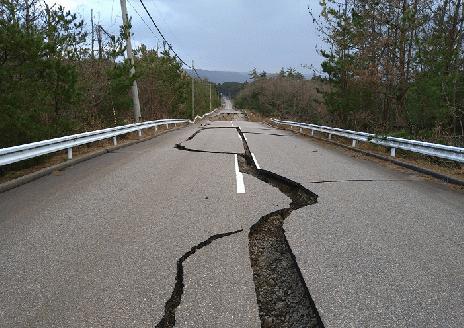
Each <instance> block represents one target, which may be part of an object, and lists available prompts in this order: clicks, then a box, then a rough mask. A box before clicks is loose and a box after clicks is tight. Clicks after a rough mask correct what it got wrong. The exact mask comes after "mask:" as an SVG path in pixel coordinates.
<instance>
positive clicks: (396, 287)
mask: <svg viewBox="0 0 464 328" xmlns="http://www.w3.org/2000/svg"><path fill="white" fill-rule="evenodd" d="M230 107H231V106H230ZM231 108H232V107H231ZM231 108H228V109H227V110H228V111H232V109H231ZM463 199H464V197H463V194H462V192H459V191H453V190H451V189H449V188H448V187H447V186H446V185H444V184H441V183H438V182H435V181H427V180H425V179H423V178H422V177H419V176H417V175H415V174H414V173H411V172H409V171H399V170H394V169H391V168H388V167H386V166H382V165H380V164H378V163H375V162H371V161H368V160H364V159H362V158H356V157H353V156H352V155H350V153H346V152H344V151H341V150H338V149H335V148H332V147H331V146H326V145H322V144H319V143H316V142H314V141H312V140H311V139H309V138H306V137H302V136H297V135H295V134H293V133H291V132H287V131H281V130H276V129H273V128H270V127H268V126H266V125H263V124H259V123H252V122H246V121H217V122H211V123H209V124H203V125H191V126H189V127H187V128H184V129H180V130H176V131H173V132H170V133H168V134H165V135H162V136H160V137H158V138H155V139H152V140H150V141H147V142H144V143H140V144H137V145H134V146H130V147H127V148H123V149H120V150H117V151H114V152H112V153H108V154H105V155H102V156H100V157H98V158H94V159H92V160H89V161H86V162H83V163H80V164H78V165H76V166H74V167H71V168H68V169H66V170H64V171H58V172H55V173H54V174H53V175H50V176H48V177H45V178H42V179H39V180H36V181H34V182H31V183H29V184H27V185H23V186H21V187H18V188H16V189H13V190H10V191H7V192H4V193H2V194H0V326H1V327H96V326H98V327H174V326H175V327H456V328H458V327H463V326H464V312H463V310H462V309H463V308H464V284H463V281H464V255H463V252H464V242H463V241H464V203H463Z"/></svg>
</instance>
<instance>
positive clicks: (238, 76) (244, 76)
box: [186, 69, 250, 83]
mask: <svg viewBox="0 0 464 328" xmlns="http://www.w3.org/2000/svg"><path fill="white" fill-rule="evenodd" d="M186 71H187V73H188V74H189V75H192V74H193V72H192V70H191V69H187V70H186ZM197 72H198V75H200V77H201V78H204V79H208V80H209V81H211V82H214V83H224V82H239V83H243V82H245V81H247V80H248V79H249V78H250V76H249V75H248V73H245V72H227V71H208V70H204V69H197Z"/></svg>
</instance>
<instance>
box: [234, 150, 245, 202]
mask: <svg viewBox="0 0 464 328" xmlns="http://www.w3.org/2000/svg"><path fill="white" fill-rule="evenodd" d="M235 179H236V180H237V194H244V193H245V183H244V182H243V174H242V172H240V169H239V168H238V159H237V154H235Z"/></svg>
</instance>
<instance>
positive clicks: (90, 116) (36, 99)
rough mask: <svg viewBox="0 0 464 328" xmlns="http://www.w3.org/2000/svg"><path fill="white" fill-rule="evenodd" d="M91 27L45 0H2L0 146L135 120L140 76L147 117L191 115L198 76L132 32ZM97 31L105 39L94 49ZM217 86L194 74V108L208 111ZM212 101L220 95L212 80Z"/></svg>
mask: <svg viewBox="0 0 464 328" xmlns="http://www.w3.org/2000/svg"><path fill="white" fill-rule="evenodd" d="M127 33H128V31H127V29H125V28H124V27H122V26H121V28H120V31H119V33H118V34H117V35H112V34H110V33H108V32H107V31H106V30H105V28H104V27H103V26H99V25H97V26H95V28H94V29H93V30H92V27H91V26H89V24H88V22H85V21H84V20H83V19H82V18H80V17H78V15H77V14H75V13H72V12H70V11H67V10H65V9H64V8H63V7H61V6H56V5H55V6H49V5H47V4H46V3H44V2H43V1H38V0H1V2H0V147H7V146H13V145H18V144H23V143H28V142H33V141H38V140H43V139H48V138H53V137H58V136H63V135H67V134H71V133H78V132H83V131H89V130H95V129H99V128H105V127H111V126H116V125H121V124H128V123H132V122H133V111H132V100H131V97H130V92H129V91H130V87H131V85H132V82H133V79H137V83H138V86H139V96H140V103H141V111H142V119H143V120H152V119H160V118H167V117H176V118H189V117H190V116H191V107H192V103H191V102H192V99H191V78H190V76H189V75H188V74H187V73H186V72H185V71H184V70H183V69H182V65H181V63H180V62H179V60H178V59H177V58H176V57H175V56H173V55H172V54H171V53H170V52H169V51H168V50H166V49H164V48H163V49H149V48H148V47H146V46H144V45H142V46H140V47H139V48H138V49H136V50H135V68H136V74H135V75H134V76H133V77H132V78H131V77H129V71H130V68H131V67H130V64H129V62H128V61H127V60H124V52H125V50H126V49H125V41H124V40H125V36H126V35H127ZM92 35H96V36H97V37H96V38H95V39H96V40H95V41H97V44H98V49H95V51H93V49H92V45H93V43H94V42H93V41H94V40H92ZM209 92H210V85H209V82H208V81H205V80H196V81H195V112H196V114H202V113H205V112H208V111H209V108H210V103H209V99H210V98H209V95H210V93H209ZM212 101H213V104H212V106H213V108H215V107H217V106H219V104H220V99H219V96H218V92H217V90H216V86H215V85H213V86H212Z"/></svg>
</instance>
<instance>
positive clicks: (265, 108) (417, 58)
mask: <svg viewBox="0 0 464 328" xmlns="http://www.w3.org/2000/svg"><path fill="white" fill-rule="evenodd" d="M321 6H322V11H321V13H313V12H311V13H310V14H311V17H312V19H313V21H314V23H315V24H316V25H317V27H318V30H319V32H320V35H321V37H322V39H323V40H324V42H325V46H323V47H322V49H321V50H320V53H321V55H322V56H323V57H324V62H323V64H322V67H321V70H320V71H318V72H316V75H317V76H318V77H315V78H313V79H312V80H310V81H308V80H304V79H302V78H301V76H295V74H294V73H292V74H289V72H286V73H285V76H284V74H283V73H282V72H281V74H279V75H278V76H268V75H267V74H266V73H261V74H257V73H256V71H254V72H252V75H253V76H254V78H253V82H251V83H249V84H248V85H246V86H245V87H244V89H243V90H242V91H241V92H240V94H239V95H238V96H237V104H239V105H240V107H244V108H250V109H252V110H255V111H258V112H261V113H266V114H268V115H273V116H277V117H285V118H301V119H305V120H307V121H310V122H314V123H325V124H328V125H332V126H337V127H341V128H348V129H354V130H363V131H367V132H373V133H380V134H389V135H396V136H402V137H410V138H416V139H424V140H431V141H435V142H441V143H446V144H452V145H460V146H464V33H463V32H464V31H463V25H464V4H463V1H462V0H421V1H419V0H386V1H374V0H363V1H359V0H344V1H341V2H340V1H335V0H323V1H321ZM289 75H290V76H289ZM316 92H317V93H318V94H320V96H321V98H319V97H318V96H313V100H314V101H313V103H311V102H307V101H304V100H303V99H306V96H307V95H308V94H311V93H312V94H314V93H316ZM319 102H321V103H322V104H323V105H320V104H319Z"/></svg>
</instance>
